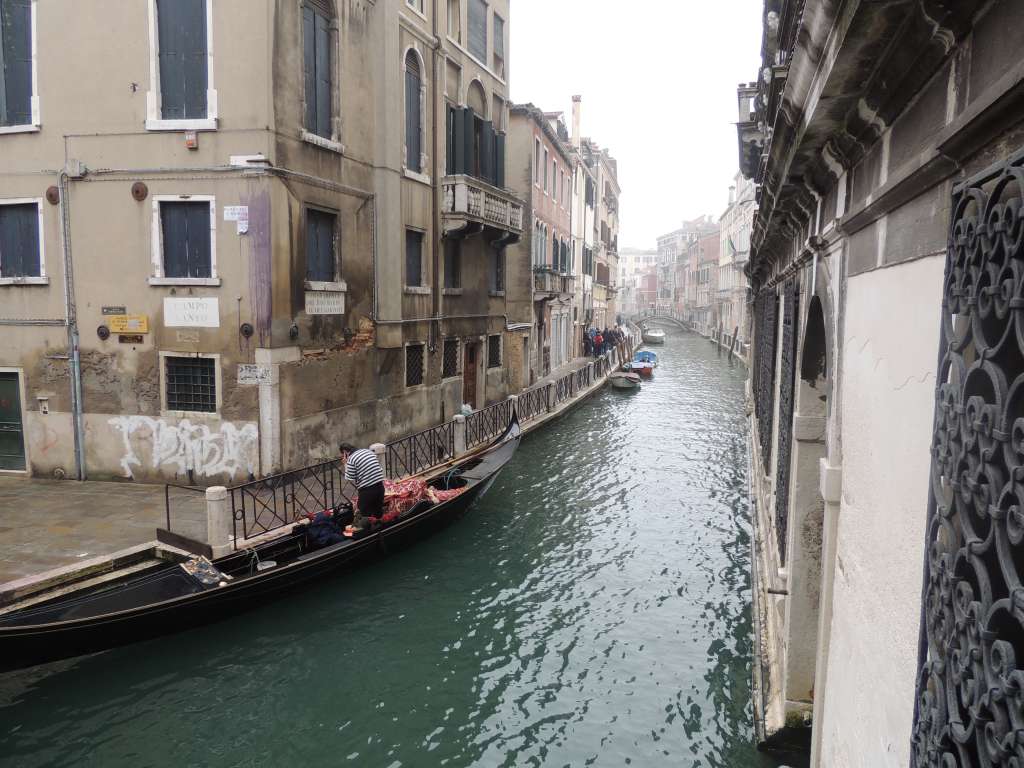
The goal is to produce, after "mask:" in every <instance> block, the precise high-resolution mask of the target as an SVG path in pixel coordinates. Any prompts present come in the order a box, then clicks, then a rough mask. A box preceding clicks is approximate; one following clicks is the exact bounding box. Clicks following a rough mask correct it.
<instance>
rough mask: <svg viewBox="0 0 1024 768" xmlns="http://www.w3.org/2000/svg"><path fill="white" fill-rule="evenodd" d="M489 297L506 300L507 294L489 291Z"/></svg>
mask: <svg viewBox="0 0 1024 768" xmlns="http://www.w3.org/2000/svg"><path fill="white" fill-rule="evenodd" d="M487 295H488V296H490V297H491V298H492V299H503V298H505V292H504V291H488V292H487Z"/></svg>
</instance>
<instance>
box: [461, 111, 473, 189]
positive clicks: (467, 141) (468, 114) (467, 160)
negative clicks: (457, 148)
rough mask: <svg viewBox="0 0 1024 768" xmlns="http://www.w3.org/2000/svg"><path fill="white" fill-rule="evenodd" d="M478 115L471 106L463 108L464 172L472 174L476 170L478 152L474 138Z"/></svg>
mask: <svg viewBox="0 0 1024 768" xmlns="http://www.w3.org/2000/svg"><path fill="white" fill-rule="evenodd" d="M475 121H476V115H475V114H474V112H473V110H472V109H471V108H470V107H465V108H464V109H463V110H462V124H463V127H462V144H463V152H464V155H463V165H462V172H463V173H465V174H469V175H472V174H473V173H474V171H475V170H476V154H475V143H474V138H475V135H476V126H475Z"/></svg>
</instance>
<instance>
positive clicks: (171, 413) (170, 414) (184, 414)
mask: <svg viewBox="0 0 1024 768" xmlns="http://www.w3.org/2000/svg"><path fill="white" fill-rule="evenodd" d="M182 354H185V353H182ZM160 418H162V419H219V418H220V409H219V407H218V409H217V410H216V411H175V410H170V409H167V408H161V409H160Z"/></svg>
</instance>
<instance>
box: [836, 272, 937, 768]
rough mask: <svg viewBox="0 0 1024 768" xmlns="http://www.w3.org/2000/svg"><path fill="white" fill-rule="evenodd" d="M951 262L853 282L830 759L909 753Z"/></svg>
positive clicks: (878, 763) (853, 760) (876, 762)
mask: <svg viewBox="0 0 1024 768" xmlns="http://www.w3.org/2000/svg"><path fill="white" fill-rule="evenodd" d="M943 264H944V259H943V258H942V257H931V258H926V259H920V260H917V261H912V262H910V263H907V264H904V265H899V266H894V267H891V268H887V269H881V270H875V271H872V272H869V273H866V274H864V275H860V276H857V277H852V278H850V279H849V281H848V287H847V290H848V295H847V304H846V321H845V322H846V324H845V333H844V337H843V342H842V345H843V350H844V351H843V368H842V373H841V389H842V392H843V398H842V403H841V409H842V413H841V418H842V429H843V497H842V503H841V509H840V514H839V531H838V541H837V558H836V571H835V583H834V594H833V605H832V611H833V612H832V627H831V646H830V648H829V660H828V687H827V688H826V690H825V691H824V692H823V693H824V696H825V701H824V708H823V709H824V713H823V722H820V723H817V724H816V725H817V727H819V728H821V729H822V731H823V732H822V744H823V753H822V760H821V765H822V766H829V768H847V767H850V768H853V767H854V766H856V767H858V768H887V767H888V766H894V767H895V766H905V765H907V762H908V760H909V746H910V727H911V719H912V716H913V707H914V681H915V673H916V664H917V632H918V619H919V615H920V596H921V563H922V558H923V557H924V551H923V545H924V521H925V513H926V507H927V491H928V473H929V466H930V465H929V452H928V445H929V441H930V437H931V424H932V410H933V402H934V399H933V395H934V387H935V373H934V371H935V360H936V355H937V345H938V327H939V316H940V299H941V295H942V290H941V284H942V272H943Z"/></svg>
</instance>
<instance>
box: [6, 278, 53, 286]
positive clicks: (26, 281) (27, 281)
mask: <svg viewBox="0 0 1024 768" xmlns="http://www.w3.org/2000/svg"><path fill="white" fill-rule="evenodd" d="M49 284H50V278H48V277H0V285H49Z"/></svg>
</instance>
